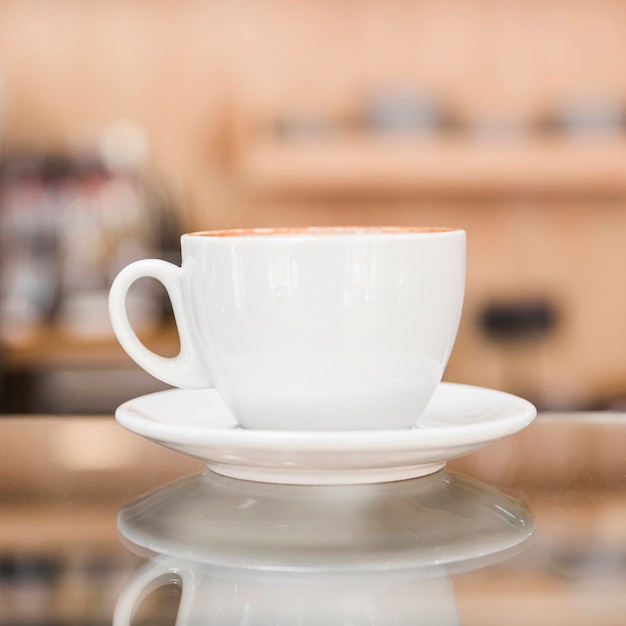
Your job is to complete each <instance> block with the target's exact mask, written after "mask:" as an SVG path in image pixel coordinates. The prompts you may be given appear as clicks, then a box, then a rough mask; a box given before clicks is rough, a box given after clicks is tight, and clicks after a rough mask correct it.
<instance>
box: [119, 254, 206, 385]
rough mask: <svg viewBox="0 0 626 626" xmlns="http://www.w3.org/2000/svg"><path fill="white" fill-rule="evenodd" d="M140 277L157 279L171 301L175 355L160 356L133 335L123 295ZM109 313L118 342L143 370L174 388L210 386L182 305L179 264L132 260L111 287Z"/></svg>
mask: <svg viewBox="0 0 626 626" xmlns="http://www.w3.org/2000/svg"><path fill="white" fill-rule="evenodd" d="M140 278H155V279H156V280H158V281H159V282H161V283H162V284H163V286H164V287H165V289H166V291H167V294H168V296H169V298H170V300H171V302H172V309H173V310H174V317H175V319H176V326H177V327H178V335H179V337H180V352H179V353H178V355H177V356H175V357H163V356H160V355H158V354H155V353H154V352H152V351H151V350H148V348H146V347H145V346H144V345H143V343H142V342H141V340H140V339H139V337H137V334H136V333H135V331H134V330H133V327H132V325H131V323H130V321H129V319H128V314H127V312H126V294H127V293H128V290H129V289H130V287H131V286H132V285H133V283H134V282H135V281H137V280H139V279H140ZM109 315H110V317H111V324H112V325H113V331H114V332H115V335H116V336H117V339H118V341H119V342H120V344H121V345H122V347H123V348H124V350H126V352H127V353H128V355H129V356H130V357H131V358H132V359H133V360H134V361H135V362H136V363H137V364H138V365H139V366H140V367H142V368H143V369H144V370H146V372H148V373H149V374H152V376H154V377H155V378H158V379H159V380H162V381H163V382H165V383H167V384H168V385H173V386H175V387H183V388H192V389H200V388H205V387H211V386H212V383H211V380H210V378H209V376H208V374H207V372H206V370H205V368H204V366H203V364H202V362H201V360H200V355H199V353H198V350H197V349H196V345H197V342H196V341H195V340H194V338H193V335H192V326H191V324H192V321H191V319H190V316H189V315H188V313H187V306H186V305H185V297H184V291H183V276H182V269H181V268H180V267H178V266H177V265H174V264H173V263H168V262H167V261H161V260H159V259H146V260H143V261H136V262H135V263H131V264H130V265H128V266H127V267H125V268H124V269H123V270H122V271H121V272H120V273H119V274H118V275H117V277H116V278H115V280H114V281H113V285H112V286H111V291H110V293H109Z"/></svg>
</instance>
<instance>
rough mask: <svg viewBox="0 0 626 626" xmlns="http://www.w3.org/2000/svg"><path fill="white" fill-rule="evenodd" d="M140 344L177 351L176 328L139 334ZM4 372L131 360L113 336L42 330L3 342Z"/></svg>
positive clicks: (166, 352)
mask: <svg viewBox="0 0 626 626" xmlns="http://www.w3.org/2000/svg"><path fill="white" fill-rule="evenodd" d="M141 339H142V341H143V342H144V343H145V344H146V345H148V346H150V348H151V349H152V350H154V351H156V352H158V353H159V354H163V355H165V356H172V355H174V354H176V353H177V351H178V335H177V332H176V328H175V327H174V326H173V325H172V326H162V327H159V328H158V329H155V330H153V331H150V332H146V333H142V334H141ZM2 353H3V366H4V368H5V369H6V370H9V371H11V370H13V371H16V370H29V369H49V368H52V367H63V366H64V367H77V366H82V365H87V366H90V367H97V366H99V367H104V366H118V365H119V366H123V365H127V364H129V363H131V361H130V358H129V357H128V356H127V354H126V353H125V352H124V350H123V349H122V347H121V346H120V345H119V343H118V341H117V339H116V338H115V337H114V336H113V335H109V336H101V337H90V338H84V337H81V336H79V335H76V334H75V333H73V332H69V331H66V330H63V329H58V328H55V327H47V326H41V327H39V328H37V329H34V330H32V331H31V332H29V333H28V334H25V335H14V336H12V337H3V339H2Z"/></svg>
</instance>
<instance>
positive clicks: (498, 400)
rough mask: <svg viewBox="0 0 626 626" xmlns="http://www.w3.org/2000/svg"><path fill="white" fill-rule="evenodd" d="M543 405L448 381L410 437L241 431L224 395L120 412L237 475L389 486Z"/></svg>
mask: <svg viewBox="0 0 626 626" xmlns="http://www.w3.org/2000/svg"><path fill="white" fill-rule="evenodd" d="M535 416H536V409H535V407H534V406H533V405H532V404H531V403H530V402H528V401H526V400H523V399H521V398H518V397H516V396H513V395H511V394H507V393H503V392H500V391H495V390H491V389H485V388H481V387H473V386H469V385H457V384H452V383H441V384H440V385H439V387H438V388H437V390H436V392H435V394H434V396H433V398H432V400H431V401H430V403H429V405H428V406H427V408H426V410H425V411H424V413H423V415H422V416H421V417H420V418H419V420H417V423H416V425H415V427H413V428H411V429H408V430H386V431H343V432H341V431H326V432H319V431H311V432H299V431H270V430H248V429H244V428H240V427H239V426H238V424H237V421H236V420H235V418H234V417H233V416H232V414H231V413H230V411H229V410H228V408H227V407H226V405H225V404H224V403H223V402H222V400H221V398H220V396H219V394H218V393H217V392H216V391H215V390H211V389H207V390H179V389H174V390H169V391H162V392H158V393H154V394H150V395H147V396H143V397H140V398H136V399H134V400H130V401H129V402H126V403H124V404H123V405H122V406H120V407H119V408H118V409H117V411H116V418H117V420H118V422H119V423H120V424H121V425H122V426H124V427H125V428H127V429H128V430H130V431H132V432H134V433H137V434H139V435H142V436H144V437H147V438H149V439H152V440H153V441H155V442H157V443H159V444H162V445H164V446H166V447H168V448H171V449H173V450H177V451H179V452H182V453H184V454H188V455H191V456H195V457H198V458H200V459H203V460H204V461H206V463H207V466H208V467H209V469H211V470H213V471H214V472H217V473H218V474H223V475H225V476H232V477H234V478H241V479H246V480H254V481H261V482H276V483H291V484H347V483H368V482H388V481H395V480H403V479H407V478H414V477H417V476H424V475H426V474H430V473H433V472H435V471H437V470H439V469H441V468H442V467H444V465H445V463H446V462H447V461H448V460H450V459H452V458H454V457H458V456H461V455H464V454H467V453H469V452H472V451H474V450H477V449H479V448H481V447H483V446H486V445H488V444H490V443H492V442H494V441H497V440H498V439H501V438H503V437H506V436H507V435H511V434H513V433H515V432H517V431H519V430H521V429H523V428H525V427H526V426H527V425H528V424H529V423H530V422H531V421H532V420H533V419H534V417H535Z"/></svg>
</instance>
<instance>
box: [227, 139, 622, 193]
mask: <svg viewBox="0 0 626 626" xmlns="http://www.w3.org/2000/svg"><path fill="white" fill-rule="evenodd" d="M239 166H240V168H241V173H242V175H243V178H244V180H245V182H246V184H247V186H248V188H249V190H250V191H252V192H253V193H256V194H260V195H269V196H296V197H303V196H318V197H320V196H358V197H366V196H369V195H385V196H393V195H413V196H415V195H456V196H458V195H463V196H484V195H497V194H529V193H533V194H534V193H541V194H548V195H584V194H588V195H602V196H621V195H624V196H626V139H615V138H611V139H600V138H596V139H592V138H588V139H583V138H580V139H563V138H561V139H558V138H544V139H536V138H534V139H527V140H511V141H500V142H496V141H491V142H488V141H483V142H478V141H477V140H470V139H461V138H441V139H424V140H418V139H401V138H398V139H393V138H382V137H373V136H371V137H370V136H358V135H349V136H337V137H333V138H320V139H319V140H309V141H291V142H288V141H285V140H283V141H278V140H273V139H261V140H259V141H257V142H256V143H253V144H252V145H251V146H248V147H246V148H245V149H243V150H242V154H241V156H240V162H239Z"/></svg>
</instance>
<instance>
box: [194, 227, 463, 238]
mask: <svg viewBox="0 0 626 626" xmlns="http://www.w3.org/2000/svg"><path fill="white" fill-rule="evenodd" d="M458 230H460V229H459V228H448V227H445V226H311V227H302V228H235V229H232V230H205V231H198V232H195V233H189V234H190V235H192V236H196V237H272V236H280V235H377V234H381V235H410V234H430V233H450V232H455V231H458Z"/></svg>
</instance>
